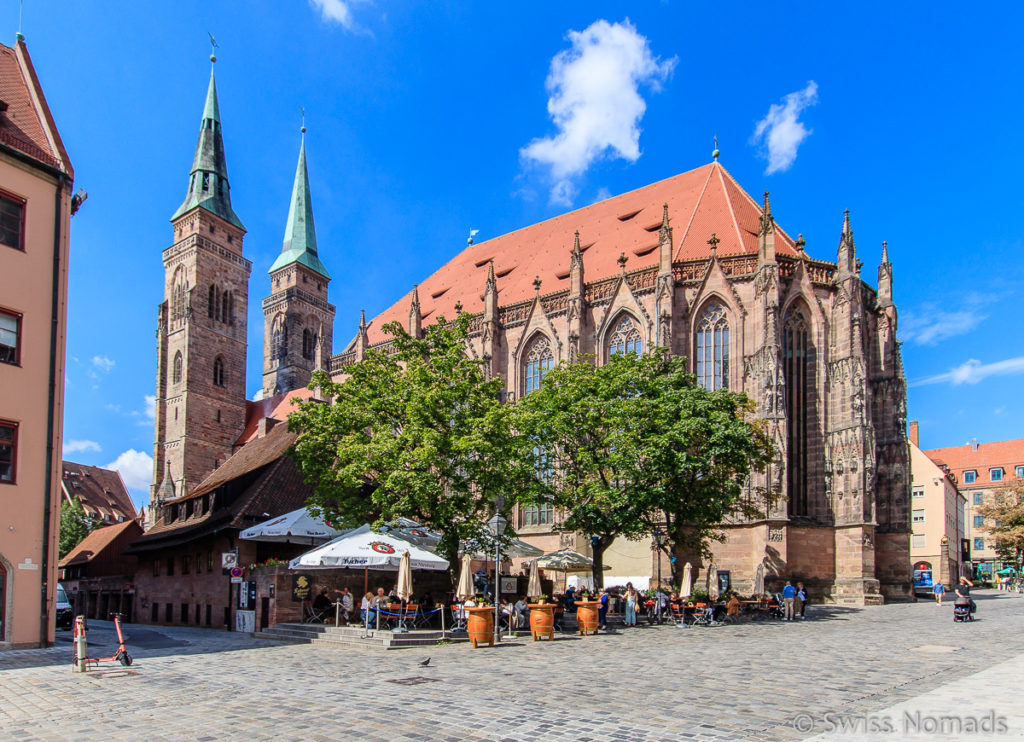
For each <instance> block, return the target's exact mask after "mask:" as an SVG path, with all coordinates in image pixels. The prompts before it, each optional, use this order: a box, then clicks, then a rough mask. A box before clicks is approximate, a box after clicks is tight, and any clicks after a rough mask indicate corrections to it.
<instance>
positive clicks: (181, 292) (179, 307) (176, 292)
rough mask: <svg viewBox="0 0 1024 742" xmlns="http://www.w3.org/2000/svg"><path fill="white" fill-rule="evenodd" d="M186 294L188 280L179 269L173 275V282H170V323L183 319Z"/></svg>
mask: <svg viewBox="0 0 1024 742" xmlns="http://www.w3.org/2000/svg"><path fill="white" fill-rule="evenodd" d="M187 292H188V280H187V279H186V278H185V272H184V271H183V270H181V269H180V268H179V269H178V270H177V271H175V273H174V280H173V281H172V282H171V322H180V321H182V320H184V319H185V297H186V293H187Z"/></svg>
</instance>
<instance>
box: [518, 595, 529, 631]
mask: <svg viewBox="0 0 1024 742" xmlns="http://www.w3.org/2000/svg"><path fill="white" fill-rule="evenodd" d="M515 609H516V626H517V627H519V628H523V627H524V625H529V623H530V605H529V603H527V602H526V596H525V595H520V596H519V600H517V601H516V605H515Z"/></svg>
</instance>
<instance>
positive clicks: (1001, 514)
mask: <svg viewBox="0 0 1024 742" xmlns="http://www.w3.org/2000/svg"><path fill="white" fill-rule="evenodd" d="M995 498H996V499H995V502H992V503H989V504H986V505H981V506H979V507H978V514H979V515H981V516H982V517H983V518H984V519H985V521H986V524H985V529H986V530H987V531H988V533H989V535H990V536H991V538H992V540H993V541H994V542H995V548H996V551H997V552H998V554H999V556H1000V557H1001V558H1003V559H1004V560H1006V561H1010V562H1012V563H1013V564H1014V565H1015V566H1017V567H1019V566H1020V564H1021V556H1022V555H1024V484H1021V483H1017V484H1014V485H1012V486H1010V487H1007V488H1006V489H1002V490H997V492H996V495H995ZM990 521H991V522H990Z"/></svg>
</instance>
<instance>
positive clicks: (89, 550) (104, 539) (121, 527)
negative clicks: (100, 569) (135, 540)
mask: <svg viewBox="0 0 1024 742" xmlns="http://www.w3.org/2000/svg"><path fill="white" fill-rule="evenodd" d="M130 528H131V529H134V530H136V531H138V535H140V536H141V535H142V527H141V526H140V525H139V524H138V523H136V522H135V521H134V520H129V521H125V522H124V523H118V524H117V525H113V526H105V527H103V528H97V529H96V530H95V531H92V532H91V533H90V534H89V535H88V536H86V537H85V538H84V539H82V543H80V544H79V545H78V546H76V547H75V548H74V549H72V550H71V551H69V552H68V553H67V554H66V555H65V556H64V558H63V559H61V560H60V561H59V562H58V563H57V566H58V567H67V566H68V565H71V564H81V563H84V562H89V561H92V560H93V559H94V558H95V557H96V556H97V555H99V553H100V552H101V551H103V550H104V549H106V548H107V547H108V546H110V544H112V543H113V542H114V540H115V539H116V538H117V537H118V536H120V535H121V534H122V533H124V532H125V531H127V530H128V529H130Z"/></svg>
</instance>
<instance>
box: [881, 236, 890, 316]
mask: <svg viewBox="0 0 1024 742" xmlns="http://www.w3.org/2000/svg"><path fill="white" fill-rule="evenodd" d="M891 305H892V263H890V262H889V245H888V243H886V242H883V243H882V263H881V265H879V266H878V306H880V307H888V306H891Z"/></svg>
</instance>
